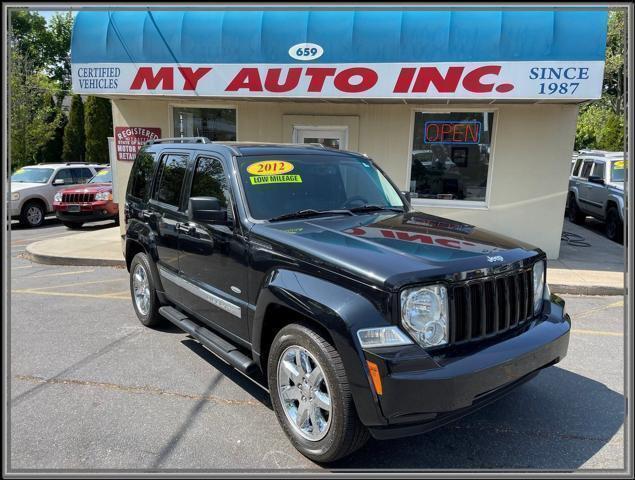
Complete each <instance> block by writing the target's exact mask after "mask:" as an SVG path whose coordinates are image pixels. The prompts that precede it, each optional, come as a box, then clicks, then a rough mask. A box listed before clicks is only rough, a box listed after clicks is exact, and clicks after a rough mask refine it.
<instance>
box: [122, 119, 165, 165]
mask: <svg viewBox="0 0 635 480" xmlns="http://www.w3.org/2000/svg"><path fill="white" fill-rule="evenodd" d="M158 138H161V129H160V128H155V127H115V150H116V151H117V160H128V161H133V160H134V159H135V158H136V156H137V152H138V151H139V149H140V148H141V147H142V146H143V144H144V143H145V142H147V141H148V140H156V139H158Z"/></svg>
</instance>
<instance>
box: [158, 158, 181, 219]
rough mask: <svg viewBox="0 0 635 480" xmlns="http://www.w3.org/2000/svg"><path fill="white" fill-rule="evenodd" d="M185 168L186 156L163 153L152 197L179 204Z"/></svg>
mask: <svg viewBox="0 0 635 480" xmlns="http://www.w3.org/2000/svg"><path fill="white" fill-rule="evenodd" d="M186 168H187V157H184V156H181V155H164V156H163V157H162V158H161V164H160V165H159V172H158V174H157V178H158V179H159V182H158V183H157V189H156V192H155V196H154V198H155V199H156V200H158V201H159V202H162V203H167V204H168V205H173V206H175V207H178V206H179V203H180V199H181V189H182V188H183V178H185V169H186Z"/></svg>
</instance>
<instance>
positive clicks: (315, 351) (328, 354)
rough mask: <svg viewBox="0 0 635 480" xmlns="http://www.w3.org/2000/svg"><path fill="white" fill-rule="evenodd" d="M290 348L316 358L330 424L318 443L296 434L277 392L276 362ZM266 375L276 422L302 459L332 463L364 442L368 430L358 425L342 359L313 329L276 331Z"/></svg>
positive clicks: (293, 326)
mask: <svg viewBox="0 0 635 480" xmlns="http://www.w3.org/2000/svg"><path fill="white" fill-rule="evenodd" d="M291 346H299V347H303V348H304V349H306V350H307V351H308V352H309V353H310V354H311V355H312V356H313V357H314V358H315V359H317V361H318V362H319V364H320V366H321V367H322V370H323V374H324V377H325V379H326V382H327V383H328V386H329V394H330V401H331V415H330V422H331V423H330V426H329V429H328V432H327V433H326V436H324V438H322V439H320V440H316V441H313V440H309V439H306V438H304V437H303V436H302V435H300V433H298V432H297V431H296V430H295V427H294V426H293V425H292V424H291V421H290V420H289V419H288V418H287V415H286V413H285V410H284V407H283V406H282V401H281V399H280V394H279V392H278V362H279V359H280V357H281V355H282V354H283V353H284V351H285V350H286V349H287V348H289V347H291ZM267 376H268V380H269V391H270V393H271V401H272V404H273V409H274V411H275V412H276V416H277V417H278V421H279V422H280V425H281V426H282V429H283V430H284V432H285V433H286V434H287V436H288V437H289V439H290V440H291V443H292V444H293V446H294V447H295V448H296V449H297V450H298V451H299V452H300V453H302V454H303V455H304V456H306V457H308V458H310V459H311V460H313V461H315V462H320V463H328V462H333V461H335V460H337V459H340V458H342V457H345V456H347V455H350V454H351V453H352V452H354V451H355V450H357V449H359V448H361V447H362V446H363V445H364V444H365V443H366V441H367V440H368V438H369V436H370V435H369V433H368V430H367V429H366V427H364V425H362V423H361V422H360V420H359V418H358V416H357V412H356V411H355V406H354V405H353V398H352V396H351V392H350V387H349V383H348V379H347V378H346V373H345V371H344V365H343V363H342V359H341V358H340V355H339V354H338V353H337V350H336V349H335V347H334V346H333V345H332V344H331V343H330V342H329V341H328V340H326V339H325V338H324V337H323V336H322V335H320V334H319V333H317V332H316V331H315V330H313V329H311V328H309V327H307V326H305V325H300V324H290V325H287V326H286V327H284V328H283V329H282V330H280V332H278V334H277V335H276V337H275V339H274V340H273V343H272V345H271V349H270V351H269V358H268V362H267ZM369 388H370V387H369Z"/></svg>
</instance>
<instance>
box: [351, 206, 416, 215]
mask: <svg viewBox="0 0 635 480" xmlns="http://www.w3.org/2000/svg"><path fill="white" fill-rule="evenodd" d="M380 210H391V211H393V212H403V211H404V209H403V208H401V207H391V206H390V205H371V204H366V205H362V206H360V207H353V208H351V209H350V211H351V212H353V213H360V212H377V211H380Z"/></svg>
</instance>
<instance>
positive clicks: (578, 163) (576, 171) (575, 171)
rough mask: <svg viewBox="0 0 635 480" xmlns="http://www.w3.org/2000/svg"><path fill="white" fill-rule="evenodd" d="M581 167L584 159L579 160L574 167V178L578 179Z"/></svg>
mask: <svg viewBox="0 0 635 480" xmlns="http://www.w3.org/2000/svg"><path fill="white" fill-rule="evenodd" d="M580 165H582V159H581V158H578V159H577V160H576V161H575V166H574V167H573V172H572V175H573V176H574V177H577V176H578V175H579V174H580Z"/></svg>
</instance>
